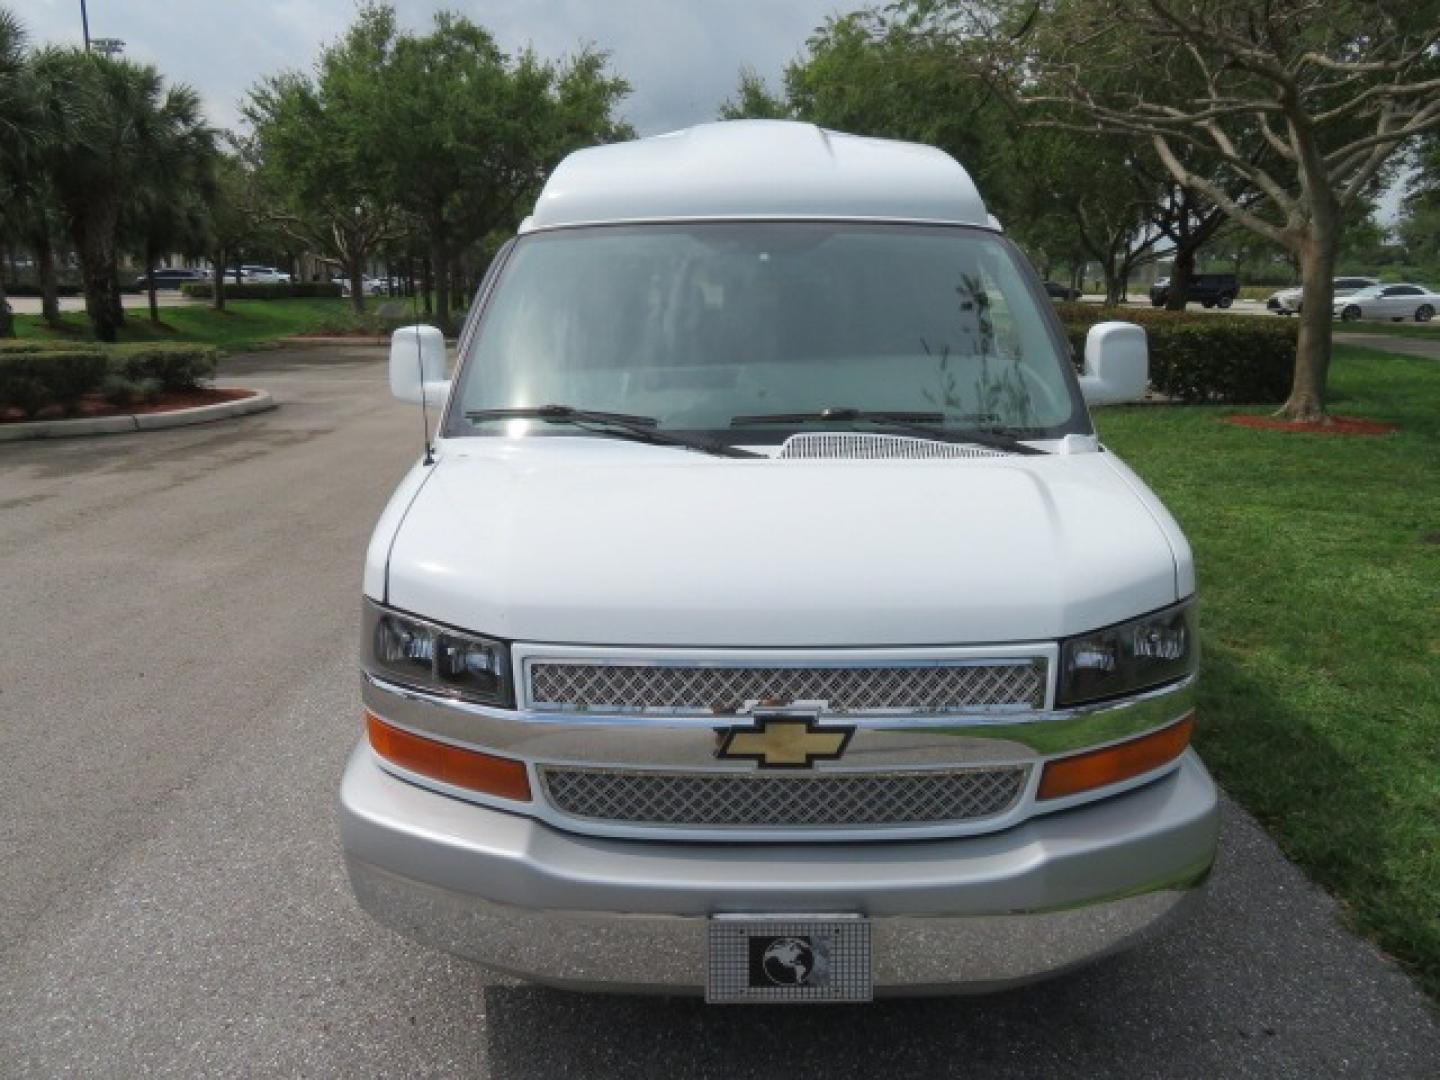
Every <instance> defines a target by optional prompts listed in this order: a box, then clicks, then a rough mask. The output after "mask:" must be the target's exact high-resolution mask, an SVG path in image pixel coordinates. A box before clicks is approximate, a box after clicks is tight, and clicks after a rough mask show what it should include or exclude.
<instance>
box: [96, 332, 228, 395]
mask: <svg viewBox="0 0 1440 1080" xmlns="http://www.w3.org/2000/svg"><path fill="white" fill-rule="evenodd" d="M215 359H216V352H215V347H214V346H213V345H191V344H187V343H181V342H176V343H173V344H171V343H163V344H155V343H151V342H146V343H144V344H135V345H116V346H113V347H112V348H111V349H110V371H111V373H112V374H115V375H119V376H122V377H123V378H126V379H131V380H134V381H137V382H138V381H140V380H145V379H153V380H154V381H155V382H157V383H159V385H160V389H161V390H163V391H173V392H178V391H184V390H195V389H198V388H199V387H201V386H203V385H204V384H205V383H206V382H207V381H208V380H209V379H211V378H212V377H213V376H214V375H215Z"/></svg>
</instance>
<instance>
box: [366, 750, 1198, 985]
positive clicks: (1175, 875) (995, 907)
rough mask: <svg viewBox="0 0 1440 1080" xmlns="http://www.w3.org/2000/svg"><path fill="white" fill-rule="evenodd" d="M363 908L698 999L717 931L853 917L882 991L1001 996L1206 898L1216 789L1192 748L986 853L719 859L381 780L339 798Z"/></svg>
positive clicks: (572, 975) (822, 847)
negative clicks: (1151, 774) (763, 921)
mask: <svg viewBox="0 0 1440 1080" xmlns="http://www.w3.org/2000/svg"><path fill="white" fill-rule="evenodd" d="M340 816H341V817H340V825H341V838H342V841H343V844H344V848H345V858H346V863H347V866H348V868H349V872H350V878H351V882H352V883H353V885H354V888H355V893H356V895H357V897H358V898H359V900H360V903H361V905H362V906H363V907H364V908H365V909H366V910H367V911H368V912H370V914H372V915H373V916H374V917H375V918H376V919H378V920H379V921H380V922H382V923H384V924H386V925H387V926H390V927H392V928H394V929H396V930H398V931H400V932H401V933H404V934H406V935H408V936H410V937H412V938H415V939H416V940H419V941H421V942H424V943H426V944H429V945H433V946H435V947H437V948H440V949H444V950H445V951H447V952H451V953H455V954H457V955H460V956H464V957H468V958H470V959H472V960H476V961H478V962H479V963H481V964H483V965H485V966H486V967H490V968H493V969H496V970H499V971H503V972H507V973H509V974H513V975H518V976H521V977H523V978H527V979H531V980H534V981H537V982H544V983H551V984H554V985H561V986H568V987H573V988H580V989H605V990H627V991H637V992H652V993H697V994H698V993H701V992H702V991H703V989H704V985H705V962H706V948H705V942H706V933H707V917H708V916H710V915H712V914H716V913H757V914H781V913H817V912H818V913H842V912H850V913H853V912H858V913H862V914H865V915H868V916H869V917H870V919H871V920H872V937H873V949H874V955H873V972H874V980H875V989H876V992H877V993H881V994H884V993H907V992H908V993H927V992H945V991H950V992H954V991H972V990H989V989H999V988H1003V987H1005V986H1010V985H1015V984H1017V983H1022V982H1027V981H1031V980H1034V979H1038V978H1042V977H1045V976H1047V975H1052V974H1055V973H1057V972H1060V971H1063V970H1065V969H1067V968H1071V967H1074V966H1076V965H1078V964H1081V963H1084V962H1086V961H1088V960H1092V959H1095V958H1096V957H1099V956H1102V955H1104V954H1106V953H1110V952H1113V951H1116V950H1118V949H1121V948H1124V947H1127V946H1129V945H1132V944H1134V943H1136V942H1137V941H1138V940H1141V939H1142V938H1143V937H1145V936H1146V935H1147V934H1148V933H1149V932H1151V931H1153V930H1154V929H1156V928H1157V927H1158V926H1159V925H1160V924H1161V923H1162V922H1163V921H1164V920H1165V919H1166V918H1167V917H1168V916H1170V915H1172V914H1175V913H1176V912H1178V911H1179V910H1181V909H1182V908H1183V907H1184V906H1185V905H1186V902H1187V901H1188V900H1189V899H1191V898H1193V897H1194V896H1195V895H1196V889H1197V888H1198V886H1199V885H1201V884H1202V883H1203V881H1204V880H1205V878H1206V876H1207V875H1208V873H1209V869H1210V865H1211V862H1212V861H1213V859H1214V854H1215V844H1216V837H1217V831H1218V817H1219V811H1218V804H1217V796H1216V791H1215V786H1214V784H1213V782H1212V781H1211V780H1210V777H1209V775H1208V774H1207V773H1206V771H1205V768H1204V766H1203V765H1202V764H1201V763H1200V759H1199V758H1198V757H1197V756H1196V755H1195V753H1194V752H1193V751H1187V752H1186V754H1185V755H1184V757H1183V758H1182V759H1181V760H1180V763H1179V765H1178V766H1177V767H1176V768H1175V769H1174V770H1173V771H1171V772H1170V773H1168V774H1166V775H1165V776H1163V777H1161V778H1160V779H1158V780H1156V781H1154V782H1153V783H1150V784H1147V785H1146V786H1144V787H1141V788H1137V789H1134V790H1131V791H1128V792H1125V793H1123V794H1119V795H1116V796H1114V797H1112V798H1109V799H1104V800H1101V801H1099V802H1095V803H1090V804H1087V805H1085V806H1081V807H1077V808H1074V809H1071V810H1067V811H1063V812H1059V813H1054V814H1049V815H1046V816H1041V817H1036V818H1032V819H1030V820H1028V821H1026V822H1024V823H1022V824H1020V825H1017V826H1015V827H1013V828H1010V829H1007V830H1005V831H1003V832H997V833H991V834H988V835H984V836H974V837H964V838H953V839H943V840H924V841H903V842H878V841H877V842H858V843H816V844H799V843H787V844H718V843H704V842H698V843H685V842H676V841H644V840H618V839H607V838H601V837H592V836H581V835H576V834H572V833H567V832H563V831H561V830H558V829H555V828H553V827H551V826H549V825H545V824H543V823H541V822H538V821H535V820H533V819H531V818H528V817H523V816H519V815H516V814H510V813H507V812H505V811H501V810H494V809H490V808H487V807H483V806H477V805H474V804H471V803H467V802H462V801H460V800H458V799H454V798H450V797H448V796H445V795H441V794H438V793H436V792H433V791H429V790H426V789H424V788H421V787H418V786H415V785H413V784H410V783H407V782H406V781H404V780H401V779H398V778H396V777H394V776H392V775H390V774H389V773H386V772H384V771H383V770H382V769H380V767H379V766H378V765H377V764H376V761H375V758H374V756H373V754H372V752H371V751H370V749H369V748H368V746H366V745H365V744H363V743H362V744H361V745H360V746H359V747H358V748H357V749H356V751H355V753H354V754H353V755H352V757H351V759H350V763H349V765H348V767H347V769H346V772H345V778H344V781H343V783H342V785H341V793H340Z"/></svg>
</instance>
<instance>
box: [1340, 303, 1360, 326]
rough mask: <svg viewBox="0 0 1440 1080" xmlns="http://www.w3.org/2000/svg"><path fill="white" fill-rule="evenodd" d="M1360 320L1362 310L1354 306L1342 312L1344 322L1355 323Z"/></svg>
mask: <svg viewBox="0 0 1440 1080" xmlns="http://www.w3.org/2000/svg"><path fill="white" fill-rule="evenodd" d="M1358 318H1360V309H1359V308H1358V307H1356V306H1355V305H1354V304H1351V305H1350V306H1349V307H1347V308H1346V309H1345V310H1343V311H1342V312H1340V319H1341V321H1343V322H1354V321H1355V320H1356V319H1358Z"/></svg>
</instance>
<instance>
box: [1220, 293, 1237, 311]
mask: <svg viewBox="0 0 1440 1080" xmlns="http://www.w3.org/2000/svg"><path fill="white" fill-rule="evenodd" d="M1234 302H1235V298H1234V297H1233V296H1222V297H1220V299H1219V300H1217V301H1216V303H1217V304H1219V305H1220V306H1221V307H1222V308H1228V307H1229V306H1230V305H1231V304H1233V303H1234Z"/></svg>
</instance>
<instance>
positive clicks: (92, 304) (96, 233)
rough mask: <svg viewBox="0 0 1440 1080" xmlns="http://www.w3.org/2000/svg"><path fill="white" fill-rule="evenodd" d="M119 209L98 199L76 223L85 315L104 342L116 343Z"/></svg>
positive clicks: (76, 244)
mask: <svg viewBox="0 0 1440 1080" xmlns="http://www.w3.org/2000/svg"><path fill="white" fill-rule="evenodd" d="M117 216H118V208H117V207H116V206H114V205H113V204H112V203H110V202H109V201H108V200H104V199H96V200H94V201H93V202H91V203H90V204H89V206H88V207H87V208H86V213H85V214H84V216H83V217H81V218H80V219H79V220H77V221H76V223H75V224H76V228H75V233H76V235H75V247H76V249H77V250H78V251H79V253H80V278H81V281H82V282H83V283H84V286H85V314H86V315H87V316H88V317H89V319H90V325H91V326H92V327H94V329H95V336H96V337H97V338H99V339H100V340H101V341H114V340H115V335H116V330H117V329H118V328H119V326H120V322H119V320H118V319H116V318H115V308H116V304H115V295H114V286H115V274H114V266H115V222H116V218H117Z"/></svg>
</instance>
